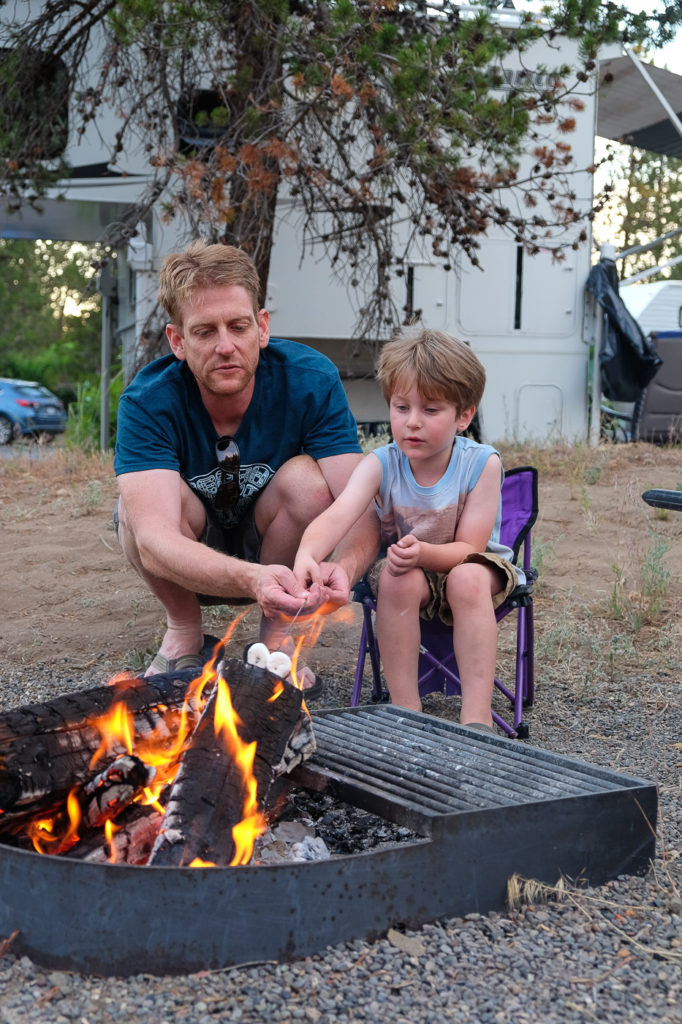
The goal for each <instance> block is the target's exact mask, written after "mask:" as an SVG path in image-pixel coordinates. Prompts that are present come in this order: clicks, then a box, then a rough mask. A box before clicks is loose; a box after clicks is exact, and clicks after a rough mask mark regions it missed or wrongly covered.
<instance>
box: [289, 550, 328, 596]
mask: <svg viewBox="0 0 682 1024" xmlns="http://www.w3.org/2000/svg"><path fill="white" fill-rule="evenodd" d="M294 576H295V577H296V579H297V580H298V582H299V583H300V585H301V587H303V588H305V589H306V590H307V589H308V588H309V587H311V586H313V585H315V584H317V585H318V586H319V585H320V584H321V583H322V572H321V570H320V563H319V562H317V561H316V560H315V559H314V558H313V557H312V555H306V554H304V553H303V552H302V551H299V552H298V554H297V555H296V559H295V561H294Z"/></svg>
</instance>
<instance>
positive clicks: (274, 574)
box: [256, 562, 350, 619]
mask: <svg viewBox="0 0 682 1024" xmlns="http://www.w3.org/2000/svg"><path fill="white" fill-rule="evenodd" d="M320 580H321V581H320V583H319V584H317V583H313V584H311V585H310V586H309V587H304V586H303V585H302V584H301V583H300V581H299V580H297V579H296V577H295V576H294V573H293V572H292V570H291V569H287V567H286V566H284V565H264V566H262V567H261V571H260V573H259V575H258V582H257V587H256V600H257V601H258V604H259V605H260V606H261V608H262V609H263V614H264V615H265V616H266V617H267V618H269V619H278V618H282V617H286V618H291V617H292V616H293V615H296V614H297V613H298V612H300V611H301V604H302V603H303V602H304V601H305V609H304V610H303V617H305V618H307V617H308V616H310V615H312V614H313V613H314V612H319V611H321V612H323V613H324V614H327V613H328V612H332V611H335V610H336V609H337V608H340V607H341V606H342V605H344V604H347V603H348V601H349V599H350V583H349V580H348V576H347V575H346V573H345V572H344V570H343V569H342V568H341V566H340V565H336V563H334V562H321V563H320Z"/></svg>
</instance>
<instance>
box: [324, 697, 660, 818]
mask: <svg viewBox="0 0 682 1024" xmlns="http://www.w3.org/2000/svg"><path fill="white" fill-rule="evenodd" d="M313 722H314V729H315V737H316V739H317V745H318V749H317V751H316V753H315V754H314V755H313V757H312V759H311V761H310V762H309V763H308V767H309V768H314V770H317V771H319V772H321V773H322V774H324V775H326V776H327V777H328V778H329V779H335V780H337V781H338V782H340V783H342V784H343V785H344V786H346V787H349V786H351V787H353V788H357V789H358V790H366V791H367V792H369V793H371V794H372V795H373V796H374V798H375V800H381V801H385V802H386V804H388V805H390V804H394V805H396V807H397V808H399V807H403V808H405V809H408V808H409V809H410V810H411V811H413V812H417V813H421V814H424V815H426V816H433V815H439V814H451V813H453V812H461V811H475V810H482V809H487V808H495V807H506V806H519V805H522V804H526V803H535V802H537V801H539V800H556V799H560V798H562V797H584V796H589V795H591V794H597V793H605V792H615V791H617V790H622V789H623V787H624V784H626V782H627V776H623V775H621V774H616V773H615V772H610V771H608V770H606V769H601V768H596V767H594V766H592V765H588V764H585V763H583V762H581V761H576V760H571V759H569V758H566V757H560V756H558V755H556V754H552V753H549V752H547V751H544V750H538V749H534V748H530V747H526V746H521V745H520V744H519V743H518V742H517V741H514V740H507V739H503V738H502V737H499V738H498V737H494V736H488V735H487V734H485V733H475V732H472V730H468V729H464V728H462V727H461V726H458V725H455V724H454V723H452V722H447V721H443V720H442V719H436V718H431V717H430V716H427V715H423V714H416V713H415V712H410V711H405V710H404V709H401V708H395V707H392V706H390V705H388V706H387V705H383V706H382V705H378V706H376V707H369V708H358V709H357V710H355V709H350V710H342V711H329V712H322V713H320V714H316V715H315V716H314V717H313ZM632 782H633V783H634V784H635V785H640V784H641V780H638V779H633V780H632ZM384 810H385V809H384Z"/></svg>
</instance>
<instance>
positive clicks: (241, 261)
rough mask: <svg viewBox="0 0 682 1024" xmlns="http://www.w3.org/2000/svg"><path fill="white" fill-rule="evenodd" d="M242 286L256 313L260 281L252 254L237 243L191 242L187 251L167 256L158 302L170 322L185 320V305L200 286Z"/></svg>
mask: <svg viewBox="0 0 682 1024" xmlns="http://www.w3.org/2000/svg"><path fill="white" fill-rule="evenodd" d="M231 285H240V286H241V287H242V288H245V289H246V291H247V292H248V293H249V295H250V297H251V302H252V303H253V311H254V314H255V315H257V314H258V310H259V309H260V305H259V295H260V281H259V279H258V271H257V270H256V266H255V264H254V262H253V260H252V259H251V257H250V256H249V255H248V254H247V253H245V252H244V251H243V249H237V248H236V246H234V245H222V244H221V243H220V242H214V243H209V242H204V241H201V240H198V241H196V242H192V243H191V244H190V245H189V246H188V247H187V249H186V250H185V251H184V252H172V253H170V255H168V256H166V258H165V260H164V261H163V266H162V267H161V273H160V275H159V303H160V304H161V305H162V306H163V308H164V309H165V310H166V311H167V313H168V315H169V316H170V318H171V323H174V324H178V325H180V324H181V323H182V307H183V306H184V305H185V304H186V303H187V302H189V301H191V299H192V296H193V294H194V292H195V291H196V289H197V288H206V287H208V288H211V287H214V286H218V287H223V286H225V287H229V286H231Z"/></svg>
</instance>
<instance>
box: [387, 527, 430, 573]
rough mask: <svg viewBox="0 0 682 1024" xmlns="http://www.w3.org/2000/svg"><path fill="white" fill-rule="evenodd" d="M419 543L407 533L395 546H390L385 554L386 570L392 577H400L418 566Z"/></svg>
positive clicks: (419, 556)
mask: <svg viewBox="0 0 682 1024" xmlns="http://www.w3.org/2000/svg"><path fill="white" fill-rule="evenodd" d="M421 548H422V546H421V541H419V540H417V538H416V537H415V536H414V535H413V534H411V533H408V534H406V535H405V536H404V537H401V538H400V540H399V541H397V542H396V543H395V544H391V546H390V547H389V549H388V551H387V552H386V562H387V565H386V568H387V569H388V571H389V572H390V573H391V575H392V576H402V575H403V574H404V573H406V572H409V571H410V569H414V568H415V567H416V566H418V565H419V560H420V558H421Z"/></svg>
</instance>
